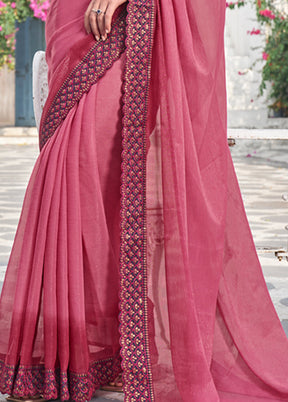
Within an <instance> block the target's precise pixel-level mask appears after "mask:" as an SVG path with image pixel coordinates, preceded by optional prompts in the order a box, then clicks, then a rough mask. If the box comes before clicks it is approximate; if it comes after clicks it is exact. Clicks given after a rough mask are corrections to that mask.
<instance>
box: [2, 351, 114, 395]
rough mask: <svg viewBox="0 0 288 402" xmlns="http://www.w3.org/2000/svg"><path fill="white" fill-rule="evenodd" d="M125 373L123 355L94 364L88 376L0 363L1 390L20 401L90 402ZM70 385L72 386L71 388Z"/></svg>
mask: <svg viewBox="0 0 288 402" xmlns="http://www.w3.org/2000/svg"><path fill="white" fill-rule="evenodd" d="M120 372H121V361H120V356H119V354H118V355H117V356H115V357H114V358H113V357H111V358H107V359H102V360H98V361H96V362H94V363H92V364H91V365H90V367H89V370H88V372H87V373H81V374H79V373H74V372H72V371H67V372H64V371H60V369H55V370H49V369H45V368H44V367H43V366H40V365H38V366H32V367H25V366H21V365H19V366H17V367H16V366H10V365H7V364H5V363H4V362H3V361H1V360H0V373H1V377H0V390H1V392H2V393H7V394H9V395H11V394H13V395H14V396H16V397H24V396H25V395H30V396H31V397H32V396H36V395H39V394H40V395H42V396H43V398H44V399H47V400H48V399H58V398H61V400H62V401H68V400H72V401H77V402H86V401H87V400H88V401H89V400H90V399H92V397H93V394H94V393H95V391H96V390H97V389H99V388H100V387H101V386H102V385H106V384H108V383H109V382H110V381H112V380H114V379H115V378H116V377H117V376H118V375H119V374H120ZM68 384H69V385H68Z"/></svg>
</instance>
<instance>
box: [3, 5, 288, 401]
mask: <svg viewBox="0 0 288 402" xmlns="http://www.w3.org/2000/svg"><path fill="white" fill-rule="evenodd" d="M88 3H89V2H88V1H87V0H85V1H82V2H79V1H74V0H73V1H71V0H69V1H68V0H61V1H59V0H53V1H52V4H51V9H50V12H49V16H48V21H47V52H46V54H47V62H48V65H49V97H48V100H47V102H46V105H45V108H44V111H43V116H42V121H41V130H40V148H41V152H40V155H39V158H38V160H37V162H36V165H35V168H34V171H33V173H32V176H31V179H30V182H29V185H28V189H27V192H26V196H25V200H24V205H23V210H22V214H21V218H20V222H19V226H18V230H17V234H16V237H15V242H14V245H13V249H12V253H11V257H10V260H9V264H8V268H7V274H6V278H5V282H4V286H3V291H2V295H1V303H0V329H1V337H0V372H1V380H0V389H1V392H3V393H9V394H14V395H16V396H25V395H30V396H33V395H37V394H41V395H43V396H44V398H46V399H56V398H61V399H62V400H68V399H69V398H70V399H71V400H75V401H81V402H82V401H85V400H89V399H91V397H92V396H93V393H94V392H95V390H96V389H98V388H99V387H100V386H101V385H102V384H107V383H108V382H109V381H111V380H113V379H114V378H115V377H116V376H117V375H118V374H119V373H120V372H121V371H123V380H124V392H125V401H131V402H132V401H133V402H134V401H135V402H136V401H143V402H144V401H159V402H169V401H171V402H176V401H179V402H181V401H184V402H214V401H215V402H216V401H236V402H237V401H242V400H246V401H247V402H248V401H249V402H254V401H263V400H270V401H288V380H287V372H288V342H287V339H286V335H285V333H284V331H283V329H282V327H281V323H280V321H279V319H278V317H277V314H276V312H275V310H274V307H273V305H272V302H271V300H270V297H269V294H268V291H267V288H266V284H265V281H264V278H263V275H262V271H261V267H260V265H259V261H258V258H257V254H256V250H255V247H254V244H253V239H252V236H251V232H250V229H249V225H248V222H247V219H246V215H245V211H244V208H243V203H242V200H241V195H240V190H239V187H238V184H237V179H236V176H235V172H234V168H233V164H232V161H231V156H230V152H229V148H228V146H227V137H226V91H225V60H224V39H223V31H224V22H225V8H226V4H225V2H224V1H222V0H209V1H206V0H205V1H203V0H201V1H200V0H193V1H192V0H177V2H176V1H174V0H130V1H129V2H128V3H126V4H125V5H123V6H121V7H119V9H118V10H117V12H116V14H115V15H114V19H113V27H112V31H111V34H110V35H109V37H108V39H107V40H106V41H105V42H102V41H100V42H97V43H96V42H95V40H94V38H93V37H92V35H90V36H87V35H86V34H85V31H84V27H83V15H84V12H85V10H86V8H87V5H88ZM67 10H69V12H67Z"/></svg>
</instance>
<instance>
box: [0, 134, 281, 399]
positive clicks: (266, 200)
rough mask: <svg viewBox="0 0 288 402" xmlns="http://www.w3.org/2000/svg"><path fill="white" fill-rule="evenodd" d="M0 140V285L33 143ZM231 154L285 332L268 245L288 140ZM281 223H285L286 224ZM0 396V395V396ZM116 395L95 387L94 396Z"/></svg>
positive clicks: (276, 220)
mask: <svg viewBox="0 0 288 402" xmlns="http://www.w3.org/2000/svg"><path fill="white" fill-rule="evenodd" d="M4 142H5V141H4ZM20 142H21V143H22V144H25V143H26V145H18V144H19V141H18V142H17V141H16V140H15V144H11V143H10V144H6V145H5V144H4V145H3V142H2V144H1V146H0V287H1V286H2V282H3V279H4V274H5V269H6V266H7V262H8V258H9V253H10V250H11V246H12V241H13V237H14V234H15V230H16V226H17V222H18V219H19V214H20V211H21V205H22V200H23V196H24V192H25V188H26V185H27V181H28V179H29V176H30V174H31V171H32V167H33V164H34V162H35V160H36V157H37V155H38V146H37V144H35V142H36V141H34V144H30V145H29V142H28V145H27V142H26V141H24V140H23V141H22V140H21V141H20ZM232 156H233V159H234V162H235V167H236V171H237V175H238V179H239V183H240V187H241V190H242V195H243V199H244V203H245V207H246V211H247V214H248V219H249V222H250V225H251V229H252V232H253V236H254V240H255V243H256V246H257V249H258V251H259V257H260V261H261V264H262V267H263V272H264V275H265V279H266V282H267V286H268V289H269V291H270V294H271V298H272V300H273V302H274V305H275V307H276V310H277V312H278V314H279V317H280V319H281V322H282V325H283V327H284V329H285V331H286V333H287V335H288V262H287V260H286V259H283V260H282V261H279V260H278V259H277V258H276V257H275V256H274V252H272V250H277V249H285V250H287V247H288V230H287V229H288V201H287V200H288V141H287V142H285V141H277V142H276V141H258V142H257V141H256V142H255V141H252V142H251V141H248V140H244V141H240V140H239V141H237V145H236V146H235V147H234V148H232ZM285 227H286V228H285ZM3 398H4V397H3V396H2V397H1V395H0V401H1V400H2V399H3ZM107 400H110V401H114V402H115V401H119V400H120V401H121V400H123V395H121V394H115V393H107V392H99V393H98V395H97V398H95V399H94V401H95V402H101V401H103V402H104V401H107Z"/></svg>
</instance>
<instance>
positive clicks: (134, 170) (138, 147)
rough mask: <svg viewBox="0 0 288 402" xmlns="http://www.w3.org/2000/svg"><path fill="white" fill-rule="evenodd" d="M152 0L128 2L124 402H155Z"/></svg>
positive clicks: (122, 275) (122, 323)
mask: <svg viewBox="0 0 288 402" xmlns="http://www.w3.org/2000/svg"><path fill="white" fill-rule="evenodd" d="M153 3H154V0H130V1H129V3H128V8H127V11H128V15H127V39H126V47H127V48H126V70H125V77H124V95H123V133H122V146H123V151H122V176H121V254H120V278H121V279H120V280H121V286H120V288H121V290H120V334H121V338H120V343H121V347H122V349H121V354H122V367H123V380H124V392H125V401H127V402H128V401H129V402H134V401H135V402H136V401H142V402H144V401H145V402H148V401H153V400H154V396H153V389H152V374H151V367H150V354H149V344H148V341H149V340H148V322H147V320H148V318H147V317H148V315H147V309H148V296H147V267H146V199H145V194H146V184H145V182H146V140H145V136H146V118H147V102H148V92H149V81H150V68H151V67H150V66H151V57H152V56H151V54H152V43H153V31H154V23H155V6H154V4H153Z"/></svg>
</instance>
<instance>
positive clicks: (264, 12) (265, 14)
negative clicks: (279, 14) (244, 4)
mask: <svg viewBox="0 0 288 402" xmlns="http://www.w3.org/2000/svg"><path fill="white" fill-rule="evenodd" d="M259 14H260V15H263V17H267V18H270V19H271V20H274V19H275V17H276V16H275V14H273V13H272V11H271V10H269V9H268V8H265V10H260V11H259Z"/></svg>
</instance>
